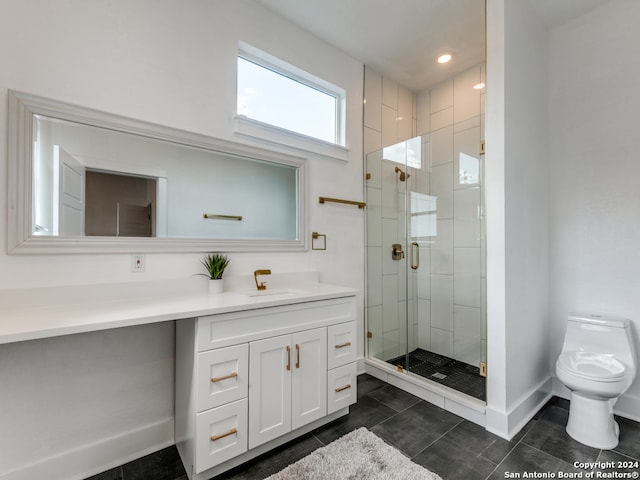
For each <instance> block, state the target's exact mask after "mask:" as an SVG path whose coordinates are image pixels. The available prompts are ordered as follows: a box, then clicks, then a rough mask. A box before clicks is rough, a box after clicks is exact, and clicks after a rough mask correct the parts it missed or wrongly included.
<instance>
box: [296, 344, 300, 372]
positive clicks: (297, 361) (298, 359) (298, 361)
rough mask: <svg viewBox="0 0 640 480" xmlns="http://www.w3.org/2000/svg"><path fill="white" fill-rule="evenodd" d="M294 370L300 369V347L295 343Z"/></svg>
mask: <svg viewBox="0 0 640 480" xmlns="http://www.w3.org/2000/svg"><path fill="white" fill-rule="evenodd" d="M296 368H300V345H298V344H297V343H296Z"/></svg>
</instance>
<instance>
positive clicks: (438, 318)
mask: <svg viewBox="0 0 640 480" xmlns="http://www.w3.org/2000/svg"><path fill="white" fill-rule="evenodd" d="M483 162H484V154H483V143H482V141H481V128H480V121H479V120H478V122H477V124H474V123H473V122H472V123H469V122H465V123H464V124H460V125H455V124H454V125H452V126H449V127H447V128H443V129H440V130H437V131H434V132H431V133H429V134H426V135H422V136H419V137H415V138H412V139H410V140H407V141H404V142H401V143H398V144H396V145H392V146H389V147H386V148H383V149H381V150H378V151H376V152H372V153H369V154H367V156H366V174H367V175H366V178H367V180H366V201H367V222H366V223H367V248H366V252H367V253H366V255H367V289H366V291H367V294H366V302H367V303H366V310H367V312H366V317H367V337H368V338H367V344H368V345H367V349H368V350H367V352H368V357H369V358H370V359H375V360H374V361H376V362H378V361H379V362H385V364H386V366H387V367H392V368H393V369H394V370H395V371H397V372H402V373H403V374H409V375H413V376H417V377H420V378H422V379H426V380H427V381H434V382H437V383H439V384H441V385H445V386H447V387H450V388H453V389H454V390H457V391H459V392H462V393H464V394H466V395H469V396H472V397H475V398H477V399H480V400H485V399H486V394H485V391H486V390H485V378H484V377H485V375H486V300H485V299H486V288H485V286H486V268H485V258H486V248H485V240H484V239H485V235H484V232H485V228H484V223H485V222H484V208H483V204H484V194H483V171H484V168H483ZM426 383H427V384H428V382H426Z"/></svg>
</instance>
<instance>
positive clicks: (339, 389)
mask: <svg viewBox="0 0 640 480" xmlns="http://www.w3.org/2000/svg"><path fill="white" fill-rule="evenodd" d="M348 388H351V384H350V383H347V384H346V385H345V386H344V387H338V388H336V393H338V392H341V391H343V390H346V389H348Z"/></svg>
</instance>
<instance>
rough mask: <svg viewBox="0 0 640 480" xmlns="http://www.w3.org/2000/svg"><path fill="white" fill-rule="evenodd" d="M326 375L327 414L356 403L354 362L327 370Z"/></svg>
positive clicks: (356, 380) (355, 370)
mask: <svg viewBox="0 0 640 480" xmlns="http://www.w3.org/2000/svg"><path fill="white" fill-rule="evenodd" d="M327 375H328V377H327V378H328V381H327V387H328V391H327V414H331V413H333V412H335V411H337V410H340V409H341V408H344V407H348V406H349V405H351V404H353V403H356V401H357V399H358V397H357V382H358V379H357V369H356V363H355V362H353V363H349V364H348V365H343V366H342V367H338V368H334V369H333V370H329V373H328V374H327Z"/></svg>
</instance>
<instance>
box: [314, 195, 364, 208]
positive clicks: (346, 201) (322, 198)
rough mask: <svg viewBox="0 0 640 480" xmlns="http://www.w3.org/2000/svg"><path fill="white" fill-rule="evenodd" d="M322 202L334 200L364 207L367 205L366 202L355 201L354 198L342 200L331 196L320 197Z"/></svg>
mask: <svg viewBox="0 0 640 480" xmlns="http://www.w3.org/2000/svg"><path fill="white" fill-rule="evenodd" d="M319 201H320V203H324V202H334V203H345V204H347V205H356V206H357V207H358V208H364V207H366V206H367V204H366V203H364V202H355V201H353V200H342V199H340V198H329V197H320V198H319Z"/></svg>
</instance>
